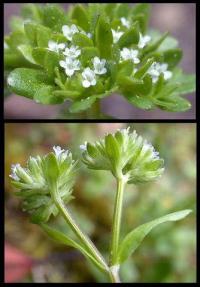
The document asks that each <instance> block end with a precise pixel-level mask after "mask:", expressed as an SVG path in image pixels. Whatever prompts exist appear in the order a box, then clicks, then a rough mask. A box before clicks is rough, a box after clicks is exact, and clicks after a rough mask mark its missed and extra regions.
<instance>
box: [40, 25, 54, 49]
mask: <svg viewBox="0 0 200 287" xmlns="http://www.w3.org/2000/svg"><path fill="white" fill-rule="evenodd" d="M51 33H52V32H51V30H50V29H49V28H47V27H44V26H42V25H38V26H37V45H38V47H48V42H49V40H51Z"/></svg>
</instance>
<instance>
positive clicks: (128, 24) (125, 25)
mask: <svg viewBox="0 0 200 287" xmlns="http://www.w3.org/2000/svg"><path fill="white" fill-rule="evenodd" d="M120 20H121V23H122V25H123V26H124V27H126V28H130V22H129V21H128V20H127V19H126V18H125V17H122V18H120Z"/></svg>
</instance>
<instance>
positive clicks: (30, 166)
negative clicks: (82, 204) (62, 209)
mask: <svg viewBox="0 0 200 287" xmlns="http://www.w3.org/2000/svg"><path fill="white" fill-rule="evenodd" d="M75 165H76V162H75V161H74V160H73V159H72V155H71V153H68V152H67V151H66V152H61V153H60V154H59V155H56V154H54V153H53V152H51V153H49V154H47V155H45V156H43V157H40V156H37V157H30V158H29V159H28V161H27V167H25V168H23V167H21V166H20V164H16V165H13V167H12V174H11V178H12V179H13V180H12V184H13V186H15V187H16V188H18V189H19V191H17V192H15V194H16V195H17V196H19V197H21V198H22V199H23V201H22V208H23V210H24V211H27V212H29V213H30V214H31V221H32V222H33V223H42V222H47V221H48V220H49V218H50V216H51V215H54V216H56V215H58V208H57V207H56V204H55V202H54V193H55V192H56V193H57V195H58V196H59V198H61V200H62V201H63V202H65V203H68V202H69V201H70V200H71V199H73V196H72V188H73V184H74V171H75Z"/></svg>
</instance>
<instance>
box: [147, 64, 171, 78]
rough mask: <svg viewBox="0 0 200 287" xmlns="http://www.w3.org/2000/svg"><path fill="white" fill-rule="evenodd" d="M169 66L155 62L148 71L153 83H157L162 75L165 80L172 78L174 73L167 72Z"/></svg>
mask: <svg viewBox="0 0 200 287" xmlns="http://www.w3.org/2000/svg"><path fill="white" fill-rule="evenodd" d="M167 68H168V64H165V63H164V64H160V63H156V62H154V63H153V64H152V65H151V67H150V68H149V70H148V74H149V75H150V76H151V77H152V82H153V83H156V82H157V81H158V78H159V76H160V74H163V76H164V79H165V80H169V79H170V78H171V77H172V72H171V71H168V70H167Z"/></svg>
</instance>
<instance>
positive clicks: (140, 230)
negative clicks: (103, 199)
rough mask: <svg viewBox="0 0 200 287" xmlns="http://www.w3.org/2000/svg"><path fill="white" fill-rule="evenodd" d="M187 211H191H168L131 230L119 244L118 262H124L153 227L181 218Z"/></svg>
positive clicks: (188, 210)
mask: <svg viewBox="0 0 200 287" xmlns="http://www.w3.org/2000/svg"><path fill="white" fill-rule="evenodd" d="M189 213H191V210H190V209H186V210H182V211H178V212H174V213H170V214H168V215H165V216H162V217H160V218H158V219H155V220H153V221H150V222H148V223H145V224H142V225H140V226H139V227H137V228H136V229H134V230H133V231H131V232H130V233H129V234H128V235H126V237H125V238H124V239H123V241H122V243H121V244H120V247H119V253H118V262H119V263H122V262H124V261H125V260H126V259H127V258H128V257H129V256H130V255H131V254H132V253H133V252H134V251H135V250H136V249H137V248H138V247H139V245H140V244H141V242H142V241H143V239H144V238H145V236H146V235H147V234H148V233H149V232H150V231H151V230H152V229H153V228H154V227H156V226H157V225H159V224H161V223H164V222H168V221H177V220H181V219H183V218H184V217H186V216H187V215H188V214H189Z"/></svg>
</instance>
